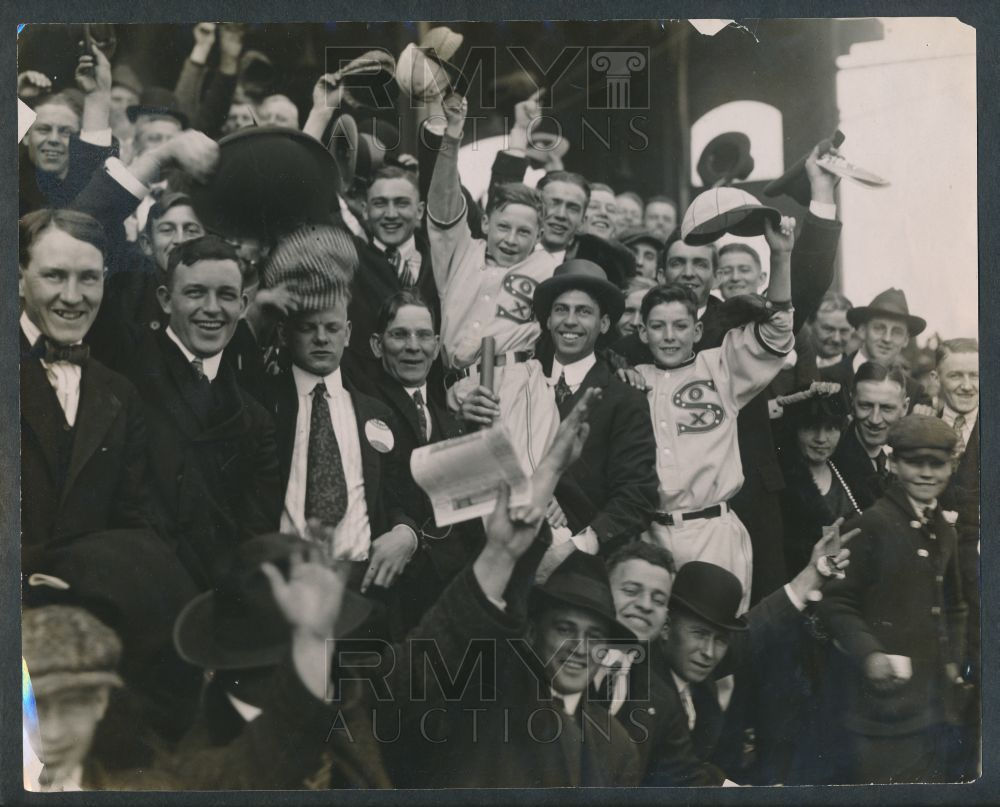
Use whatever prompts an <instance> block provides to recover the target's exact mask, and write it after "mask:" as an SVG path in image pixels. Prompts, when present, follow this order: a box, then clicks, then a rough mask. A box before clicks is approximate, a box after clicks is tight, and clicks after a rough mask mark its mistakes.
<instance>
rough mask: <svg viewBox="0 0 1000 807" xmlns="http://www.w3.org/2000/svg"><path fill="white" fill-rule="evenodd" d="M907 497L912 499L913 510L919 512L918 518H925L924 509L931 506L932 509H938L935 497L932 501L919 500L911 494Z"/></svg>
mask: <svg viewBox="0 0 1000 807" xmlns="http://www.w3.org/2000/svg"><path fill="white" fill-rule="evenodd" d="M906 498H907V499H909V500H910V507H912V508H913V512H914V513H916V514H917V518H919V519H921V520H922V519H923V517H924V511H925V510H926V509H927V508H928V507H929V508H930V509H931V510H935V509H937V505H938V501H937V499H935V500H934V501H932V502H918V501H917V500H916V499H914V498H913V497H912V496H910V494H908V493H907V494H906Z"/></svg>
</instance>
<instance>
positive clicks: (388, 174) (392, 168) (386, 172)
mask: <svg viewBox="0 0 1000 807" xmlns="http://www.w3.org/2000/svg"><path fill="white" fill-rule="evenodd" d="M380 179H405V180H406V181H407V182H409V183H410V184H411V185H412V186H413V189H414V190H415V191H416V192H417V199H418V201H419V199H420V184H419V183H418V182H417V176H416V174H414V173H413V172H412V171H408V170H406V169H405V168H400V167H399V166H398V165H384V166H382V167H381V168H379V169H378V171H376V172H375V175H374V176H373V177H372V179H371V182H369V183H368V190H371V189H372V185H374V184H375V183H376V182H378V181H379V180H380Z"/></svg>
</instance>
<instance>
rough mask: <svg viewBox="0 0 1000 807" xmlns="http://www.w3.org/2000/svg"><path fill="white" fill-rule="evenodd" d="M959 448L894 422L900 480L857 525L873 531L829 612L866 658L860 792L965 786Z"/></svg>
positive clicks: (852, 717)
mask: <svg viewBox="0 0 1000 807" xmlns="http://www.w3.org/2000/svg"><path fill="white" fill-rule="evenodd" d="M956 442H957V435H956V434H955V432H954V430H953V429H951V428H950V427H949V426H947V425H946V424H945V423H944V422H943V421H942V420H940V419H939V418H935V417H931V416H929V415H910V416H908V417H905V418H903V419H901V420H900V421H899V422H898V423H896V424H894V425H893V427H892V429H891V431H890V434H889V445H890V446H891V447H892V459H891V460H890V462H891V464H892V467H893V472H894V473H895V475H896V478H897V482H896V483H895V484H894V485H893V486H892V487H891V488H890V489H889V490H888V491H887V493H886V494H885V496H883V497H882V498H880V499H879V500H878V501H877V502H876V503H875V504H874V505H873V506H872V507H871V508H870V509H868V510H866V511H865V512H864V513H863V514H862V515H861V516H859V517H858V518H857V519H855V520H853V521H852V522H849V523H848V524H847V525H846V526H848V527H851V526H854V527H858V528H859V529H860V531H861V534H860V535H859V536H858V537H857V538H855V539H854V542H853V546H852V558H851V560H852V563H851V566H850V568H849V569H848V570H847V575H846V577H845V578H844V579H843V580H841V581H837V582H835V583H834V584H832V585H831V586H830V587H829V590H828V592H827V595H826V597H825V598H824V599H823V603H822V605H821V608H822V610H823V613H824V615H825V617H826V620H827V622H828V624H829V626H830V630H831V632H832V635H833V637H834V638H835V639H836V640H837V642H838V644H839V646H840V647H841V648H842V649H843V651H844V652H845V653H846V654H847V655H848V657H849V658H850V659H851V660H853V661H854V665H853V670H854V673H853V675H852V678H851V687H850V692H849V697H848V702H847V704H846V706H847V709H846V717H845V724H846V726H847V729H848V730H849V731H850V733H851V735H852V739H853V752H854V753H853V755H852V756H853V763H854V764H853V771H852V774H853V776H852V781H853V782H855V783H870V782H875V783H882V784H887V783H892V782H949V781H954V778H953V777H954V768H953V767H952V766H953V765H954V762H955V760H954V758H953V755H954V754H955V752H956V750H957V749H956V748H955V737H954V733H953V728H952V727H953V726H955V725H956V723H957V722H958V721H959V720H960V716H961V713H962V711H963V709H964V704H963V700H964V699H965V697H966V695H967V685H966V684H964V681H963V679H962V678H961V677H960V675H959V673H960V670H959V664H960V663H961V661H962V659H963V657H964V655H963V654H964V639H965V620H966V606H965V601H964V598H963V595H962V580H961V573H960V570H959V562H958V552H957V539H956V535H955V529H954V527H953V526H952V524H951V521H952V520H953V518H952V516H950V515H948V513H947V512H946V511H943V510H942V509H941V507H940V506H939V503H938V502H939V497H940V496H941V495H942V494H943V493H944V492H945V489H946V488H947V486H948V483H949V480H950V477H951V473H952V455H953V451H954V448H955V445H956ZM952 515H954V514H952Z"/></svg>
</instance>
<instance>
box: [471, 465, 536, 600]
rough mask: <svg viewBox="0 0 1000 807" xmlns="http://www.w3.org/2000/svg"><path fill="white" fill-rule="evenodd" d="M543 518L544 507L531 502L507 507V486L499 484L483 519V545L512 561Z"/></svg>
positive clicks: (522, 550)
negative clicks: (490, 506) (493, 499)
mask: <svg viewBox="0 0 1000 807" xmlns="http://www.w3.org/2000/svg"><path fill="white" fill-rule="evenodd" d="M544 517H545V508H544V507H538V506H537V505H534V504H532V505H528V506H525V507H511V506H510V487H508V486H507V485H501V486H500V491H499V495H498V496H497V503H496V506H495V507H494V508H493V512H492V513H490V515H489V516H488V517H487V519H486V525H485V526H486V542H487V545H488V546H489V548H490V549H492V550H494V551H497V552H500V553H502V554H503V555H505V556H507V558H508V559H509V560H511V561H516V560H517V559H518V558H520V557H521V555H523V554H524V553H525V552H527V551H528V547H529V546H531V543H532V541H534V540H535V535H537V534H538V528H539V527H541V526H542V519H543V518H544ZM501 591H502V587H501Z"/></svg>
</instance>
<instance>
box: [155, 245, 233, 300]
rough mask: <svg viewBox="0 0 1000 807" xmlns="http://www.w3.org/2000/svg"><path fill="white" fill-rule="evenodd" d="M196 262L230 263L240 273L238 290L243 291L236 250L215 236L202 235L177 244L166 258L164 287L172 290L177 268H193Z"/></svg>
mask: <svg viewBox="0 0 1000 807" xmlns="http://www.w3.org/2000/svg"><path fill="white" fill-rule="evenodd" d="M198 261H232V262H233V263H235V264H236V268H237V269H238V270H239V272H240V290H241V291H242V289H243V270H242V266H241V264H240V258H239V255H237V253H236V249H235V248H234V247H233V246H232V245H231V244H228V243H226V242H225V241H224V240H223V239H222V238H220V237H219V236H217V235H203V236H201V237H200V238H192V239H191V240H190V241H185V242H184V243H183V244H178V245H177V246H176V247H174V248H173V249H172V250H170V257H169V258H167V280H166V287H167V288H168V289H171V290H172V289H173V287H174V275H175V273H176V271H177V267H178V266H180V265H181V264H183V265H184V266H194V265H195V264H196V263H198Z"/></svg>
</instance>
